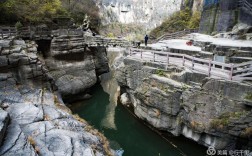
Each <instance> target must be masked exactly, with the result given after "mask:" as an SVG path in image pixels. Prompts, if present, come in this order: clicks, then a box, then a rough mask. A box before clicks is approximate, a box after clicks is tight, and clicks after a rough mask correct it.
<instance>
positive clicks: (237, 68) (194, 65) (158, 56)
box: [129, 48, 252, 81]
mask: <svg viewBox="0 0 252 156" xmlns="http://www.w3.org/2000/svg"><path fill="white" fill-rule="evenodd" d="M129 55H130V56H132V57H134V55H135V57H134V58H136V59H141V60H149V61H153V62H159V63H161V64H165V65H167V66H168V65H169V64H175V65H179V66H183V67H186V68H189V69H191V70H193V71H197V72H201V73H204V74H206V75H208V76H209V77H210V76H213V77H219V78H224V79H228V80H235V81H242V80H250V81H251V80H252V61H250V62H245V63H241V64H228V63H221V62H216V61H213V60H210V59H202V58H196V57H193V56H189V55H186V54H178V53H171V52H162V51H153V50H143V49H135V48H131V49H130V54H129ZM136 55H138V56H136Z"/></svg>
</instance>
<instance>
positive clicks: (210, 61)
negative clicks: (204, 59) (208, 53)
mask: <svg viewBox="0 0 252 156" xmlns="http://www.w3.org/2000/svg"><path fill="white" fill-rule="evenodd" d="M211 68H212V60H209V65H208V77H210V76H211Z"/></svg>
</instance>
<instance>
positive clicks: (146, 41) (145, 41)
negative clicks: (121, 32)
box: [144, 35, 149, 46]
mask: <svg viewBox="0 0 252 156" xmlns="http://www.w3.org/2000/svg"><path fill="white" fill-rule="evenodd" d="M148 39H149V37H148V35H145V37H144V43H145V46H147V43H148Z"/></svg>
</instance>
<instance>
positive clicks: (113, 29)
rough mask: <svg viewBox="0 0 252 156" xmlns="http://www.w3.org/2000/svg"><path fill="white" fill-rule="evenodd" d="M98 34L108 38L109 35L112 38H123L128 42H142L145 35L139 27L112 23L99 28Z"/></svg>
mask: <svg viewBox="0 0 252 156" xmlns="http://www.w3.org/2000/svg"><path fill="white" fill-rule="evenodd" d="M100 30H101V31H100V33H101V35H104V36H109V35H110V34H111V33H112V34H113V35H114V37H118V36H121V37H125V38H126V39H127V40H129V41H142V40H143V39H144V36H145V34H146V32H145V30H143V27H142V26H141V25H136V24H121V23H116V22H115V23H112V24H108V25H103V26H101V27H100Z"/></svg>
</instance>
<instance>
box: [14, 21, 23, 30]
mask: <svg viewBox="0 0 252 156" xmlns="http://www.w3.org/2000/svg"><path fill="white" fill-rule="evenodd" d="M15 27H16V29H17V30H20V29H21V28H22V27H23V24H22V23H21V22H20V21H18V22H17V23H16V24H15Z"/></svg>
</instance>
